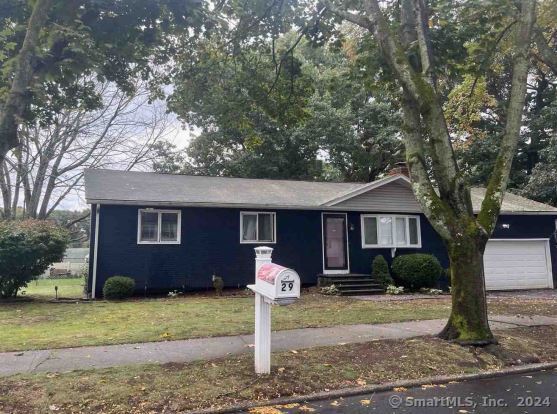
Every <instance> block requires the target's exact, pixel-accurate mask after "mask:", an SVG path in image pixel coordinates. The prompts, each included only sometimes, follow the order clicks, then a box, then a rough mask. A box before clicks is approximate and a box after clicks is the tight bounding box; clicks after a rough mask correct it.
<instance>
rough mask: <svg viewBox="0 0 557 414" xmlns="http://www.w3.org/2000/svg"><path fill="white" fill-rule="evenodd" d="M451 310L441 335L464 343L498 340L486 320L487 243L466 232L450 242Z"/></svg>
mask: <svg viewBox="0 0 557 414" xmlns="http://www.w3.org/2000/svg"><path fill="white" fill-rule="evenodd" d="M447 247H448V253H449V259H450V266H451V267H450V272H451V275H450V276H451V293H452V310H451V316H450V317H449V320H448V322H447V325H446V326H445V328H444V329H443V331H441V333H440V334H439V337H441V338H443V339H447V340H451V341H455V342H458V343H460V344H463V345H467V344H473V345H488V344H490V343H494V342H495V339H494V337H493V334H492V333H491V330H490V328H489V322H488V319H487V303H486V295H485V276H484V265H483V253H484V249H485V242H484V241H483V240H481V239H480V238H479V237H477V236H475V235H469V234H464V235H462V236H460V237H459V238H458V239H456V240H453V241H451V242H450V243H448V246H447Z"/></svg>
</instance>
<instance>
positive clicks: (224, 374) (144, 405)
mask: <svg viewBox="0 0 557 414" xmlns="http://www.w3.org/2000/svg"><path fill="white" fill-rule="evenodd" d="M498 338H499V341H500V345H497V346H490V347H487V348H466V347H461V346H458V345H454V344H450V343H447V342H445V341H442V340H439V339H436V338H432V337H423V338H415V339H406V340H385V341H375V342H368V343H361V344H353V345H342V346H335V347H322V348H314V349H309V350H300V351H297V350H291V351H289V352H281V353H276V354H273V359H272V363H273V369H272V373H271V375H270V376H268V377H259V378H258V377H257V376H256V375H255V374H254V373H253V358H252V356H251V355H243V356H238V357H234V358H226V359H220V360H215V361H206V362H198V363H190V364H166V365H160V366H159V365H148V366H145V365H143V366H132V367H122V368H111V369H102V370H95V371H80V372H72V373H65V374H34V375H18V376H14V377H10V378H4V379H0V412H54V411H55V412H60V413H66V412H68V413H69V412H104V413H149V412H178V411H184V410H191V409H198V408H207V407H222V406H227V405H232V404H236V403H239V402H246V401H252V400H255V401H263V402H264V401H266V400H269V399H273V398H277V397H283V396H291V395H304V394H307V393H312V392H316V391H325V390H334V389H342V388H349V387H357V386H362V385H368V384H377V383H385V382H391V381H396V380H401V379H418V378H425V377H431V376H435V375H455V374H464V373H474V372H483V371H490V370H496V369H499V368H502V367H507V366H511V365H520V364H524V363H531V362H547V361H555V360H557V327H554V326H552V327H530V328H516V329H510V330H505V331H501V332H498ZM30 394H32V395H33V398H29V395H30ZM298 408H300V411H303V405H301V406H299V407H298ZM275 409H278V410H279V411H278V412H280V407H279V408H275ZM270 412H275V413H276V412H277V411H270Z"/></svg>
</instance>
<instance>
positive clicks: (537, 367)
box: [186, 361, 557, 414]
mask: <svg viewBox="0 0 557 414" xmlns="http://www.w3.org/2000/svg"><path fill="white" fill-rule="evenodd" d="M554 368H557V361H554V362H543V363H538V364H528V365H522V366H517V367H510V368H505V369H501V370H499V371H488V372H478V373H475V374H462V375H452V376H449V375H438V376H435V377H427V378H420V379H415V380H401V381H396V382H387V383H384V384H372V385H366V386H363V387H355V388H344V389H340V390H333V391H322V392H316V393H312V394H308V395H296V396H292V397H281V398H275V399H273V400H267V401H255V402H248V403H244V404H237V405H232V406H228V407H224V408H205V409H202V410H193V411H186V414H224V413H234V412H237V411H245V410H249V409H250V408H255V407H265V406H274V405H285V404H292V403H304V402H309V401H316V400H324V399H331V398H341V397H350V396H354V395H360V394H368V393H376V392H383V391H392V390H393V388H397V387H404V388H413V387H419V386H421V385H426V384H446V383H448V382H451V381H459V382H460V381H470V380H475V379H485V378H497V377H503V376H505V375H511V374H523V373H527V372H532V371H542V370H547V369H554Z"/></svg>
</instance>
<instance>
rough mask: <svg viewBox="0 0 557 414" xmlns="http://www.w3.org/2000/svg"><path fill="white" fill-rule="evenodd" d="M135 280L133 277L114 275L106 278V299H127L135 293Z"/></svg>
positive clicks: (104, 290)
mask: <svg viewBox="0 0 557 414" xmlns="http://www.w3.org/2000/svg"><path fill="white" fill-rule="evenodd" d="M134 289H135V281H134V280H133V279H132V278H131V277H126V276H112V277H109V278H108V279H106V282H104V286H103V296H104V298H105V299H108V300H111V299H127V298H129V297H131V295H133V291H134Z"/></svg>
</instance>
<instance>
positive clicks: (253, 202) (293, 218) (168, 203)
mask: <svg viewBox="0 0 557 414" xmlns="http://www.w3.org/2000/svg"><path fill="white" fill-rule="evenodd" d="M85 188H86V198H87V202H88V203H89V204H91V212H92V215H91V217H92V220H91V251H90V260H89V266H90V267H89V291H90V292H91V296H92V297H99V296H101V295H102V287H103V284H104V282H105V280H106V279H107V278H109V277H111V276H115V275H124V276H129V277H132V278H134V279H135V281H136V287H137V289H138V290H143V289H146V290H147V291H148V292H168V291H170V290H174V289H183V288H185V289H192V290H194V289H206V288H209V287H210V286H211V284H212V283H211V278H212V275H213V274H216V275H218V276H221V277H222V278H223V279H224V281H225V284H226V286H228V287H242V286H245V285H247V284H248V283H253V280H254V256H255V255H254V247H257V246H261V245H266V246H270V247H273V249H274V251H273V261H274V262H276V263H279V264H281V265H284V266H287V267H291V268H293V269H295V270H296V271H297V272H298V273H299V275H300V277H301V280H302V283H303V284H306V285H311V284H315V283H316V281H317V276H318V275H319V274H325V275H329V274H330V275H343V274H351V273H352V274H353V273H363V274H369V273H370V272H371V263H372V260H373V258H374V257H375V256H376V255H378V254H381V255H383V256H384V257H385V258H387V259H388V260H391V259H392V257H395V256H397V255H401V254H406V253H414V252H424V253H431V254H434V255H435V256H436V257H437V258H438V259H439V260H440V261H441V263H442V264H443V266H445V267H447V266H448V259H447V254H446V250H445V247H444V245H443V243H442V241H441V240H440V238H439V237H438V235H437V234H436V233H435V231H434V230H433V228H432V227H431V226H430V224H429V223H428V221H427V219H426V218H425V217H424V215H423V214H422V213H421V211H420V208H419V205H418V203H417V202H416V199H415V197H414V195H413V193H412V189H411V187H410V183H409V179H408V178H407V177H406V176H405V175H401V174H397V175H392V176H388V177H386V178H383V179H380V180H378V181H375V182H372V183H366V184H361V183H318V182H307V181H286V180H255V179H239V178H222V177H202V176H185V175H172V174H157V173H144V172H123V171H109V170H87V171H86V174H85ZM483 195H484V190H483V189H481V188H474V189H472V199H473V200H472V201H473V204H474V206H475V207H479V205H480V204H481V201H482V199H483ZM556 220H557V209H555V208H553V207H551V206H548V205H545V204H541V203H537V202H535V201H532V200H528V199H525V198H523V197H519V196H516V195H513V194H507V195H506V196H505V200H504V202H503V206H502V214H501V216H500V218H499V222H498V224H497V229H496V231H495V233H494V235H493V237H492V239H491V240H490V241H489V243H488V245H487V248H486V253H485V259H484V261H485V271H486V286H487V288H488V289H501V290H505V289H532V288H553V287H554V286H555V283H556V282H557V245H556V240H555V232H556Z"/></svg>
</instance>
